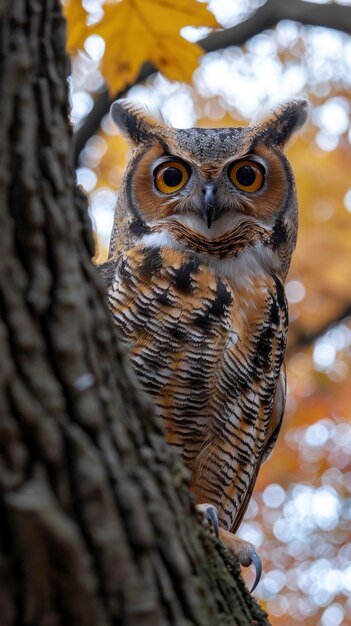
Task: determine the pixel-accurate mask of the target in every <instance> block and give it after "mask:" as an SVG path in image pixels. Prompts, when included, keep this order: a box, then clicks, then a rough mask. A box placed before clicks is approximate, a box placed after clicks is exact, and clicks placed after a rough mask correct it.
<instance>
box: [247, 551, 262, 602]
mask: <svg viewBox="0 0 351 626" xmlns="http://www.w3.org/2000/svg"><path fill="white" fill-rule="evenodd" d="M250 558H251V563H252V565H253V566H254V568H255V572H256V575H255V580H254V584H253V585H252V587H251V589H250V593H252V592H253V591H254V590H255V589H256V587H257V585H258V583H259V582H260V580H261V576H262V561H261V558H260V556H259V555H258V554H257V552H256V550H255V549H254V548H253V550H252V552H251V554H250Z"/></svg>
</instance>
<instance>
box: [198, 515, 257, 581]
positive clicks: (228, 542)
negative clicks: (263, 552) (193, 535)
mask: <svg viewBox="0 0 351 626" xmlns="http://www.w3.org/2000/svg"><path fill="white" fill-rule="evenodd" d="M196 508H197V510H198V511H200V512H201V513H202V518H203V524H204V525H205V526H206V528H209V529H210V530H211V531H212V532H213V533H214V534H215V535H216V537H217V538H218V539H220V541H221V542H222V543H224V545H225V546H226V548H228V550H229V551H230V552H231V553H232V554H234V556H236V558H237V559H238V561H239V563H240V565H242V566H243V567H249V565H253V566H254V568H255V572H256V576H255V580H254V584H253V586H252V589H251V593H252V592H253V591H254V589H256V587H257V585H258V583H259V581H260V578H261V574H262V563H261V559H260V557H259V556H258V554H257V552H256V550H255V548H254V546H253V545H252V543H249V541H245V540H244V539H239V537H237V536H236V535H234V534H233V533H230V532H229V530H224V528H220V526H219V524H218V514H217V509H216V507H215V506H213V504H198V505H197V506H196Z"/></svg>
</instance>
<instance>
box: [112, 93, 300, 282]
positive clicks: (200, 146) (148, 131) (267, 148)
mask: <svg viewBox="0 0 351 626" xmlns="http://www.w3.org/2000/svg"><path fill="white" fill-rule="evenodd" d="M111 112H112V118H113V120H114V122H115V123H116V124H117V126H118V127H119V128H120V130H121V132H122V133H123V134H124V135H125V136H126V137H127V138H128V140H129V141H130V142H131V143H132V145H133V147H134V151H133V154H132V157H131V159H130V161H129V164H128V167H127V170H126V174H125V177H124V180H123V184H122V189H121V192H120V196H119V203H118V207H117V211H116V218H115V219H116V220H117V221H118V219H119V214H120V215H124V216H126V215H127V216H128V217H127V221H128V228H129V229H130V232H131V236H132V237H134V238H138V237H140V238H143V239H144V241H145V243H146V244H147V243H148V242H149V244H151V243H152V242H153V243H154V244H155V245H156V244H159V245H173V246H175V247H179V248H184V247H185V248H187V249H188V250H190V251H193V252H196V253H198V254H200V255H202V256H203V257H204V258H206V259H211V258H213V259H216V260H217V262H218V259H223V260H224V259H228V258H230V259H238V260H239V259H240V258H241V259H242V258H243V255H244V254H245V253H246V254H247V253H249V254H250V257H251V258H255V259H256V261H257V262H258V263H260V264H261V265H263V266H264V267H265V269H267V270H270V269H272V270H274V271H276V272H278V273H280V274H281V276H282V278H283V279H284V278H285V276H286V274H287V271H288V269H289V265H290V259H291V254H292V252H293V249H294V247H295V244H296V236H297V199H296V190H295V184H294V177H293V174H292V170H291V167H290V165H289V162H288V160H287V158H286V156H285V154H284V146H285V144H286V142H287V141H288V139H289V138H290V137H291V135H292V134H293V133H294V132H295V131H296V130H297V129H298V128H300V127H301V126H302V124H303V123H304V122H305V120H306V115H307V103H306V101H305V100H294V101H292V102H289V103H287V104H285V105H283V106H281V107H279V108H278V109H276V110H275V111H273V112H271V113H270V114H269V115H268V116H267V117H266V118H264V119H263V120H262V121H260V122H259V123H257V124H254V125H251V126H248V127H247V128H242V127H233V128H190V129H178V128H173V127H171V126H169V125H167V124H166V123H165V122H164V121H162V120H159V119H155V118H154V117H152V116H150V114H149V113H147V112H146V111H145V110H144V109H142V108H140V107H138V106H137V105H136V104H135V103H133V102H132V101H128V100H118V101H117V102H115V103H114V104H113V105H112V109H111Z"/></svg>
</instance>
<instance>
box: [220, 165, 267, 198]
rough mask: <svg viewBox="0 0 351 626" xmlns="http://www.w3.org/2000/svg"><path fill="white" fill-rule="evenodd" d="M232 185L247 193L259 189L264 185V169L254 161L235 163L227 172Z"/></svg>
mask: <svg viewBox="0 0 351 626" xmlns="http://www.w3.org/2000/svg"><path fill="white" fill-rule="evenodd" d="M228 175H229V178H230V180H231V181H232V183H233V185H235V187H237V188H238V189H241V190H242V191H246V192H247V193H253V192H254V191H258V190H259V189H261V187H262V186H263V183H264V169H263V167H262V165H260V164H259V163H256V161H249V160H243V161H237V162H236V163H234V164H233V165H232V166H231V168H230V169H229V171H228Z"/></svg>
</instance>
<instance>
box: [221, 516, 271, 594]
mask: <svg viewBox="0 0 351 626" xmlns="http://www.w3.org/2000/svg"><path fill="white" fill-rule="evenodd" d="M219 539H220V540H221V541H222V543H224V545H225V546H226V547H227V548H228V550H229V551H230V552H231V553H232V554H234V556H236V557H237V559H238V561H239V563H240V565H242V566H243V567H249V566H250V565H253V566H254V568H255V572H256V575H255V580H254V584H253V586H252V588H251V590H250V593H252V592H253V591H254V590H255V589H256V587H257V585H258V583H259V581H260V578H261V574H262V562H261V559H260V557H259V555H258V554H257V552H256V550H255V548H254V546H253V545H252V543H250V542H249V541H245V540H244V539H239V537H236V536H235V535H234V534H233V533H230V532H229V531H228V530H224V529H223V528H220V529H219Z"/></svg>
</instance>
